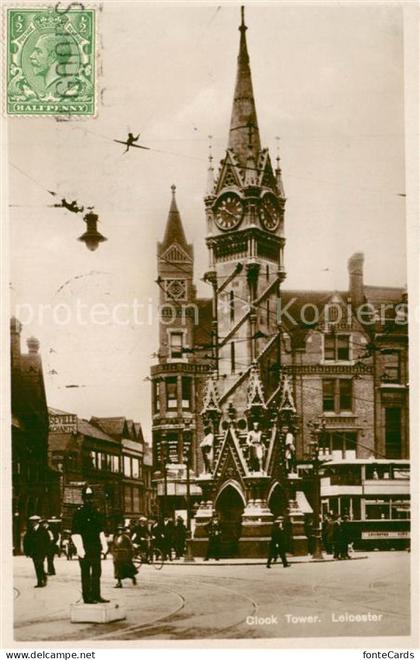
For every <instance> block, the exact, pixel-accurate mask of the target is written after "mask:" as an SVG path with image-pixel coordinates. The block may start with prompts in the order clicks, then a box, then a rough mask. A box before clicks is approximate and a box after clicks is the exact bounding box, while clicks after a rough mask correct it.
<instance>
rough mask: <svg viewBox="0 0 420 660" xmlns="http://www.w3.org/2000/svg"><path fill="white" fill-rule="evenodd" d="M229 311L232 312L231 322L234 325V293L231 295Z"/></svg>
mask: <svg viewBox="0 0 420 660" xmlns="http://www.w3.org/2000/svg"><path fill="white" fill-rule="evenodd" d="M229 310H230V322H231V323H233V322H234V320H235V294H234V293H233V291H231V292H230V293H229Z"/></svg>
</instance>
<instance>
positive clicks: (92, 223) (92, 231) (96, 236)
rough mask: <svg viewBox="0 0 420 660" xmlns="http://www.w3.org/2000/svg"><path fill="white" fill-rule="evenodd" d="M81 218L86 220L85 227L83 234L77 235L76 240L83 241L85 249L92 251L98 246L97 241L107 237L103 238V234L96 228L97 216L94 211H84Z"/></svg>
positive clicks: (104, 239) (99, 241) (100, 241)
mask: <svg viewBox="0 0 420 660" xmlns="http://www.w3.org/2000/svg"><path fill="white" fill-rule="evenodd" d="M83 220H84V221H85V222H86V225H87V229H86V231H85V233H84V234H82V235H81V236H79V238H78V240H79V241H83V243H84V244H85V245H86V247H87V249H88V250H90V251H91V252H94V251H95V250H96V249H97V248H98V245H99V243H102V242H103V241H106V240H108V239H107V238H105V236H102V234H101V233H100V232H99V231H98V229H97V226H96V225H97V224H98V220H99V217H98V216H97V214H96V213H93V212H92V211H89V213H86V215H85V216H84V218H83Z"/></svg>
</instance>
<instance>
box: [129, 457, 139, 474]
mask: <svg viewBox="0 0 420 660" xmlns="http://www.w3.org/2000/svg"><path fill="white" fill-rule="evenodd" d="M131 476H132V478H133V479H138V478H139V476H140V461H139V459H138V458H132V459H131Z"/></svg>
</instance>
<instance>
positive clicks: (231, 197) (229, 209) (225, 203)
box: [214, 192, 243, 231]
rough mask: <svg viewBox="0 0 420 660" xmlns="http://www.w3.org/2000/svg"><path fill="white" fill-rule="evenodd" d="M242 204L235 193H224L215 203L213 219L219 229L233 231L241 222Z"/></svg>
mask: <svg viewBox="0 0 420 660" xmlns="http://www.w3.org/2000/svg"><path fill="white" fill-rule="evenodd" d="M242 215H243V208H242V202H241V199H240V197H238V195H235V193H231V192H228V193H225V194H224V195H222V197H220V199H219V200H218V201H217V203H216V207H215V213H214V218H215V220H216V225H217V226H218V227H219V229H223V231H227V230H228V229H235V227H237V226H238V225H239V223H240V222H241V220H242Z"/></svg>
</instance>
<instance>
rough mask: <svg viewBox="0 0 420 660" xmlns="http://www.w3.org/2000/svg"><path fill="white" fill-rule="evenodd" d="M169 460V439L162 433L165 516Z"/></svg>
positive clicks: (163, 507) (163, 504)
mask: <svg viewBox="0 0 420 660" xmlns="http://www.w3.org/2000/svg"><path fill="white" fill-rule="evenodd" d="M167 460H168V441H167V440H166V434H163V435H162V438H161V441H160V465H161V472H162V473H163V502H162V508H161V516H162V518H165V516H166V510H167V507H166V504H167V498H168V473H167V470H166V462H167Z"/></svg>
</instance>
